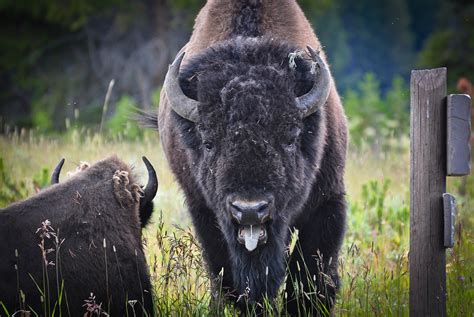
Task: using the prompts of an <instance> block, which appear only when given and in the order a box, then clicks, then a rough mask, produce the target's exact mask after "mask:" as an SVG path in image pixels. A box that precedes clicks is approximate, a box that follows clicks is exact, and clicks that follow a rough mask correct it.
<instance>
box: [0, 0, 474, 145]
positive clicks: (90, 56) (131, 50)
mask: <svg viewBox="0 0 474 317" xmlns="http://www.w3.org/2000/svg"><path fill="white" fill-rule="evenodd" d="M299 3H300V5H301V6H302V8H303V10H304V12H305V14H306V16H307V17H308V19H309V20H310V22H311V23H312V25H313V27H314V28H315V30H316V33H317V34H318V36H319V38H320V40H321V42H322V43H323V45H324V49H325V51H326V52H327V55H328V57H329V62H330V64H331V68H332V72H333V74H334V76H335V78H336V83H337V86H338V89H339V91H340V93H341V95H342V96H343V102H344V105H345V108H346V113H347V115H348V117H349V122H350V130H351V131H350V132H351V138H352V144H353V145H356V146H357V145H360V144H361V143H362V140H363V141H364V142H366V141H369V143H371V144H374V143H375V144H377V142H382V143H386V140H387V136H392V135H395V136H397V135H402V134H405V135H407V133H408V126H409V105H408V103H409V92H408V81H409V74H410V70H411V69H415V68H431V67H440V66H446V67H448V70H449V71H448V76H449V81H448V84H449V89H448V90H449V91H451V92H454V90H455V87H456V82H457V80H458V79H459V78H460V77H462V76H464V77H467V78H468V79H470V80H473V78H474V59H473V58H472V56H473V55H472V54H473V52H474V3H473V2H470V1H466V0H455V1H441V0H429V1H428V0H416V1H409V0H387V1H375V0H360V1H348V0H318V1H313V0H302V1H299ZM203 4H204V1H203V0H174V1H171V0H139V1H138V0H137V1H125V0H102V1H96V0H71V1H66V2H65V1H60V0H42V1H28V0H17V1H9V0H0V17H1V18H0V47H1V48H2V49H1V50H0V87H1V89H0V128H2V129H1V131H2V132H8V131H9V130H12V129H14V127H26V128H35V129H38V130H39V131H41V132H47V133H51V132H55V131H56V132H64V131H65V130H67V129H68V128H69V127H70V126H71V125H73V126H74V125H76V126H88V127H91V128H98V127H99V125H100V122H101V121H103V120H106V121H107V125H106V127H105V128H104V129H105V130H106V131H107V132H108V133H110V134H116V133H124V131H125V132H126V133H125V134H126V135H128V136H130V137H136V136H137V134H140V133H141V132H140V129H137V128H135V127H134V125H133V124H132V123H127V128H126V129H125V130H124V129H123V125H124V124H125V123H124V120H126V119H123V117H124V116H123V114H124V113H128V112H129V111H131V110H132V109H133V108H134V107H136V108H140V109H144V110H151V109H155V108H156V107H157V106H158V99H159V92H160V88H161V84H162V81H163V78H164V75H165V73H166V70H167V66H168V64H169V63H170V62H171V61H172V59H173V58H174V56H175V54H176V52H177V51H178V50H179V49H180V48H181V46H182V45H183V44H184V43H186V41H187V39H188V38H189V36H190V34H191V31H192V25H193V22H194V17H195V16H196V14H197V12H198V10H199V8H201V7H202V5H203ZM112 79H113V80H114V82H115V85H114V88H113V92H112V94H111V99H110V104H109V106H108V108H107V109H106V112H105V114H103V110H104V109H103V104H104V97H105V94H106V91H107V87H108V85H109V83H110V81H111V80H112Z"/></svg>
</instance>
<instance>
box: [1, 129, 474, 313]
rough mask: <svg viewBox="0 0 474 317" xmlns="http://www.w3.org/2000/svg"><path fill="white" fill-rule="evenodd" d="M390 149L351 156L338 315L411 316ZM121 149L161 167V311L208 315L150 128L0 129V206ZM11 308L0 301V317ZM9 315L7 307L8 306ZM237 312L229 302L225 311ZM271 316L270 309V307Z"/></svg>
mask: <svg viewBox="0 0 474 317" xmlns="http://www.w3.org/2000/svg"><path fill="white" fill-rule="evenodd" d="M394 142H395V143H396V144H397V146H394V147H391V149H390V150H386V151H381V150H373V147H372V146H365V147H364V146H362V147H359V148H358V149H351V150H350V151H349V153H348V160H347V170H346V183H347V199H348V201H349V210H348V223H347V233H346V236H345V241H344V245H343V247H342V250H341V256H340V266H339V270H340V275H341V278H342V288H341V289H340V292H339V294H338V299H337V304H336V307H335V315H336V316H407V315H408V287H409V276H408V247H409V219H410V216H409V179H410V175H409V151H408V149H409V143H408V140H407V139H403V138H401V139H400V138H398V139H397V140H394ZM113 153H116V154H117V155H118V156H119V157H120V158H121V159H122V160H124V161H125V162H127V163H129V164H131V165H133V166H134V167H135V171H136V173H137V175H138V177H139V179H140V181H141V182H142V183H145V182H146V177H147V176H146V170H145V167H144V165H143V163H142V161H141V156H143V155H145V156H147V157H148V159H149V160H150V161H151V162H152V164H153V165H154V166H155V168H156V169H157V174H158V179H159V189H158V194H157V197H156V198H155V212H154V216H153V222H152V223H151V224H150V225H149V226H148V227H147V229H146V232H145V235H144V236H145V245H146V247H145V249H146V254H147V261H148V264H149V268H150V273H151V276H152V280H153V283H154V295H155V307H156V312H157V314H158V315H159V316H165V315H172V316H204V315H209V314H211V312H210V310H209V309H210V308H209V300H210V298H211V294H210V282H209V278H208V276H207V273H206V271H205V264H204V262H203V260H202V257H201V251H200V248H199V244H198V242H197V241H196V239H195V237H194V234H193V229H192V227H191V221H190V217H189V216H188V214H187V211H186V207H185V204H184V199H183V194H182V192H181V191H180V189H179V187H178V185H177V183H176V182H175V180H174V179H173V175H172V174H171V172H170V170H169V168H168V165H167V162H166V159H165V157H164V154H163V151H162V149H161V147H160V142H159V136H158V135H157V134H156V133H154V132H153V131H147V132H146V133H145V134H144V135H143V136H142V137H140V138H137V139H136V140H131V139H122V138H120V137H115V138H110V137H104V136H101V135H99V134H96V133H92V132H89V131H87V130H80V129H70V130H69V131H68V133H67V134H66V135H63V136H57V137H54V136H43V135H41V134H39V133H36V132H34V131H26V130H23V131H17V132H16V133H9V134H6V135H5V134H4V135H0V207H4V206H6V205H8V204H9V203H11V202H12V201H16V200H20V199H23V198H25V197H27V196H30V195H33V194H34V193H35V190H37V189H38V188H41V187H43V186H45V185H46V184H47V182H48V181H49V175H50V171H51V170H52V169H53V168H54V167H55V166H56V164H57V163H58V161H59V160H60V158H62V157H64V158H66V163H65V166H64V167H63V173H62V175H61V179H64V178H65V177H67V176H66V171H69V170H73V169H75V167H76V165H77V164H78V163H79V162H80V161H88V162H94V161H96V160H99V159H102V158H104V157H107V156H109V155H111V154H113ZM460 184H461V179H459V178H457V179H449V184H448V191H449V192H451V193H453V194H455V195H456V197H457V199H458V215H457V219H456V221H457V223H456V228H457V233H456V245H455V247H454V249H448V250H447V258H448V261H447V262H448V265H447V272H448V277H447V279H448V281H447V284H448V303H447V307H448V315H449V316H472V315H473V314H474V282H473V278H474V213H473V211H474V178H473V176H471V177H470V178H469V179H468V180H467V185H466V189H467V193H466V195H465V196H461V195H460V194H459V193H458V189H459V187H460V186H461V185H460ZM4 313H5V312H3V311H2V309H1V306H0V315H2V316H3V314H4ZM10 313H11V312H10ZM235 314H236V312H235V311H234V310H233V308H232V307H231V306H226V308H225V315H228V316H233V315H235ZM269 315H272V313H269Z"/></svg>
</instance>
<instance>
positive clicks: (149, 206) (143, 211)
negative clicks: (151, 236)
mask: <svg viewBox="0 0 474 317" xmlns="http://www.w3.org/2000/svg"><path fill="white" fill-rule="evenodd" d="M153 207H154V206H153V201H150V202H147V203H146V204H144V205H142V206H140V215H139V216H140V224H141V227H142V228H144V227H146V226H147V225H148V223H149V222H150V219H151V215H152V214H153Z"/></svg>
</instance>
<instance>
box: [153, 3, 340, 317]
mask: <svg viewBox="0 0 474 317" xmlns="http://www.w3.org/2000/svg"><path fill="white" fill-rule="evenodd" d="M313 48H314V49H313ZM158 124H159V132H160V135H161V141H162V143H163V148H164V150H165V153H166V156H167V159H168V161H169V164H170V165H171V168H172V170H173V172H174V174H175V175H176V177H177V179H178V181H179V183H180V185H181V187H182V188H183V190H184V193H185V195H186V201H187V205H188V207H189V211H190V213H191V216H192V219H193V223H194V225H195V227H196V231H197V234H198V237H199V239H200V242H201V244H202V246H203V249H204V254H205V258H206V261H207V263H208V266H209V271H210V273H211V274H212V276H214V277H216V278H217V277H219V276H221V275H220V273H222V272H223V275H222V280H221V281H220V283H222V286H223V288H224V289H226V290H227V292H228V295H229V296H230V297H233V298H234V299H235V300H236V302H237V303H238V305H239V306H241V307H242V306H244V305H246V304H248V303H256V302H261V301H262V299H263V298H264V297H265V296H268V298H270V299H272V298H274V297H275V296H276V295H277V293H278V289H279V287H280V285H281V283H282V282H283V280H284V277H285V268H286V265H287V263H286V262H287V261H288V267H289V270H290V274H289V276H288V277H287V280H286V283H287V285H286V289H285V292H286V298H287V303H286V309H287V312H288V313H290V314H297V313H298V312H299V313H302V314H320V313H322V312H326V313H327V312H328V311H329V310H330V309H331V307H332V306H333V304H334V299H335V295H336V290H337V288H338V286H339V278H338V274H337V264H338V252H339V249H340V246H341V243H342V239H343V235H344V227H345V214H346V203H345V199H344V194H345V189H344V182H343V175H344V166H345V157H346V147H347V128H346V118H345V115H344V112H343V108H342V105H341V101H340V98H339V95H338V93H337V91H336V86H335V84H334V81H333V79H332V76H331V74H330V71H329V69H328V66H327V63H326V58H325V56H324V53H323V52H322V49H321V44H320V43H319V41H318V39H317V37H316V36H315V34H314V33H313V30H312V29H311V26H310V24H309V23H308V21H307V19H306V18H305V16H304V14H303V12H302V11H301V9H300V8H299V7H298V5H297V4H296V2H295V1H293V0H208V1H207V4H206V5H205V6H204V8H203V9H202V10H201V12H200V13H199V15H198V16H197V18H196V24H195V26H194V32H193V34H192V36H191V39H190V41H189V42H188V43H187V44H186V45H185V46H184V47H183V48H182V50H181V52H180V53H179V54H178V57H177V58H176V60H175V61H174V62H173V64H172V65H171V66H170V68H169V71H168V73H167V75H166V79H165V84H164V87H163V93H162V95H161V102H160V107H159V115H158ZM293 229H297V232H298V236H299V243H298V245H297V247H296V248H295V250H294V252H293V253H292V254H291V256H290V257H288V252H287V251H288V245H289V242H290V231H291V230H293Z"/></svg>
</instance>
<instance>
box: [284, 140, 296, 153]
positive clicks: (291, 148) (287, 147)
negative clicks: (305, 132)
mask: <svg viewBox="0 0 474 317" xmlns="http://www.w3.org/2000/svg"><path fill="white" fill-rule="evenodd" d="M295 143H296V140H294V141H291V142H289V143H286V144H285V150H287V151H288V152H293V151H294V150H295V149H296V144H295Z"/></svg>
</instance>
